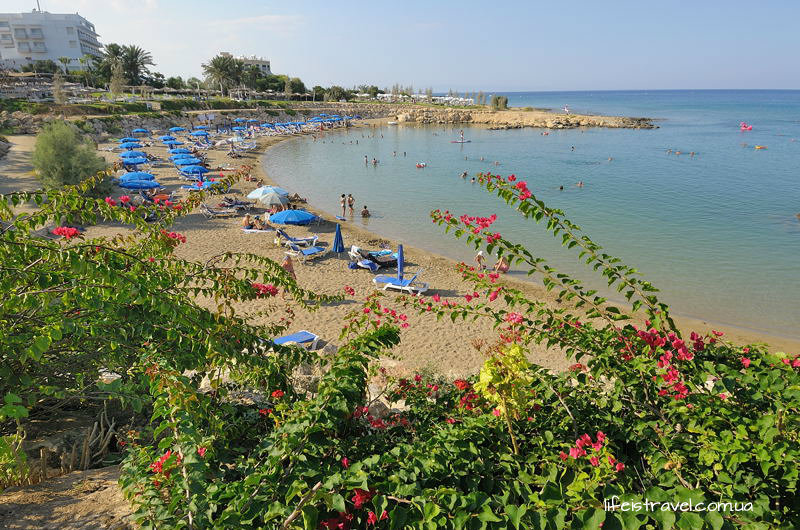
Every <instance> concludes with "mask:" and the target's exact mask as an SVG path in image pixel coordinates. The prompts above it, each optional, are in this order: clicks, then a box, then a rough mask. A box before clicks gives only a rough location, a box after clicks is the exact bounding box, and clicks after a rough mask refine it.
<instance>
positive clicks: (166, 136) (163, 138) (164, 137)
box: [158, 134, 177, 142]
mask: <svg viewBox="0 0 800 530" xmlns="http://www.w3.org/2000/svg"><path fill="white" fill-rule="evenodd" d="M158 139H159V140H161V141H162V142H167V141H169V140H176V139H177V138H175V137H174V136H170V135H169V134H165V135H164V136H159V137H158Z"/></svg>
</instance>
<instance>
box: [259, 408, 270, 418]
mask: <svg viewBox="0 0 800 530" xmlns="http://www.w3.org/2000/svg"><path fill="white" fill-rule="evenodd" d="M258 413H259V414H261V415H262V416H264V417H266V416H268V415H270V414H272V409H258Z"/></svg>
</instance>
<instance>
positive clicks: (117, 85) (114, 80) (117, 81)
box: [108, 62, 125, 97]
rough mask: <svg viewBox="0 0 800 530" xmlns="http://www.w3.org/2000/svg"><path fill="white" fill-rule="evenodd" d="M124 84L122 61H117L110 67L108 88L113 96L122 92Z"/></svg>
mask: <svg viewBox="0 0 800 530" xmlns="http://www.w3.org/2000/svg"><path fill="white" fill-rule="evenodd" d="M124 85H125V76H124V74H123V73H122V63H121V62H117V63H116V64H114V66H112V67H111V81H110V82H109V85H108V90H109V91H110V92H111V94H112V95H113V96H114V97H117V96H119V95H120V94H122V91H123V89H124Z"/></svg>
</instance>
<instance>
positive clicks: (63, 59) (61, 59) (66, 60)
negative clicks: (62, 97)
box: [58, 57, 72, 74]
mask: <svg viewBox="0 0 800 530" xmlns="http://www.w3.org/2000/svg"><path fill="white" fill-rule="evenodd" d="M58 62H60V63H61V64H62V65H64V73H65V74H67V73H69V69H68V68H67V67H68V66H69V63H71V62H72V59H71V58H69V57H59V58H58Z"/></svg>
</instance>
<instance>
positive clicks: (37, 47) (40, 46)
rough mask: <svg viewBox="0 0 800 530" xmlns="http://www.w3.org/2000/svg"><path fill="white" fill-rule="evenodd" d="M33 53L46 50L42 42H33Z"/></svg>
mask: <svg viewBox="0 0 800 530" xmlns="http://www.w3.org/2000/svg"><path fill="white" fill-rule="evenodd" d="M33 51H35V52H45V51H47V48H45V46H44V43H43V42H34V43H33Z"/></svg>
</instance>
